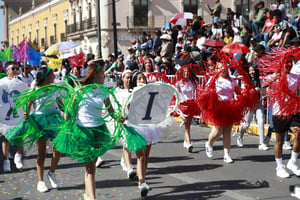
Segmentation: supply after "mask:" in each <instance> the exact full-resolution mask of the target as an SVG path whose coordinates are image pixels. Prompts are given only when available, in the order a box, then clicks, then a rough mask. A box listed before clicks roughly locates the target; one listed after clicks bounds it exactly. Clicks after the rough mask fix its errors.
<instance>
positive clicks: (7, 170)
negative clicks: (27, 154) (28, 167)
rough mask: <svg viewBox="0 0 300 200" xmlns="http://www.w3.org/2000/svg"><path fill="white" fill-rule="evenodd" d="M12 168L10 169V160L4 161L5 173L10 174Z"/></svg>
mask: <svg viewBox="0 0 300 200" xmlns="http://www.w3.org/2000/svg"><path fill="white" fill-rule="evenodd" d="M10 171H11V168H10V160H4V161H3V172H4V173H6V172H10Z"/></svg>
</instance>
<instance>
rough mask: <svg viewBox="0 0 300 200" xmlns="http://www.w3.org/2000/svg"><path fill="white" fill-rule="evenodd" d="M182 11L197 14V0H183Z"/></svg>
mask: <svg viewBox="0 0 300 200" xmlns="http://www.w3.org/2000/svg"><path fill="white" fill-rule="evenodd" d="M183 11H184V12H191V13H194V14H197V13H198V0H184V2H183Z"/></svg>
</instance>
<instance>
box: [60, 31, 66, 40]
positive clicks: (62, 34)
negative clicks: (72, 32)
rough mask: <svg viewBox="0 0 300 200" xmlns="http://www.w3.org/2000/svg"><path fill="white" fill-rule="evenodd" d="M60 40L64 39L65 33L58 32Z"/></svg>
mask: <svg viewBox="0 0 300 200" xmlns="http://www.w3.org/2000/svg"><path fill="white" fill-rule="evenodd" d="M60 41H66V36H65V33H61V34H60Z"/></svg>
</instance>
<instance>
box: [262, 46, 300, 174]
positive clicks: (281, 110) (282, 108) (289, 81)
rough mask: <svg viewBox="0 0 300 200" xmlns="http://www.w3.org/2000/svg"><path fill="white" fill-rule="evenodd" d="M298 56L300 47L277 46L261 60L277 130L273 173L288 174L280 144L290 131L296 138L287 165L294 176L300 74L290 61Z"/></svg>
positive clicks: (297, 171) (299, 136)
mask: <svg viewBox="0 0 300 200" xmlns="http://www.w3.org/2000/svg"><path fill="white" fill-rule="evenodd" d="M299 59H300V48H294V49H278V50H276V51H274V52H273V53H272V54H269V55H268V56H266V58H265V59H263V60H262V63H263V65H262V66H261V71H263V72H264V73H265V74H270V73H272V74H270V75H268V76H266V77H265V78H266V81H265V83H264V86H265V87H269V90H268V91H267V95H268V96H269V97H270V98H269V100H270V105H272V118H273V126H274V130H275V132H276V143H275V147H274V154H275V161H276V165H277V167H276V176H278V177H280V178H287V177H289V176H290V174H289V173H288V172H287V171H286V169H285V165H284V164H283V161H282V146H283V142H284V136H285V132H286V131H288V130H291V132H293V133H294V134H295V141H294V145H293V150H292V153H291V157H290V159H289V161H288V163H287V168H288V169H289V170H291V171H292V173H293V174H295V175H296V176H300V168H299V165H298V163H297V160H298V155H299V152H300V144H299V142H300V114H299V110H300V97H299V83H300V75H299V73H297V72H296V71H297V70H293V71H291V69H292V66H293V61H294V60H296V61H297V60H299Z"/></svg>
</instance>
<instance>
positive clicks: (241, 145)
mask: <svg viewBox="0 0 300 200" xmlns="http://www.w3.org/2000/svg"><path fill="white" fill-rule="evenodd" d="M236 145H237V146H238V147H243V146H244V144H243V139H242V138H241V137H238V138H237V139H236Z"/></svg>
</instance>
